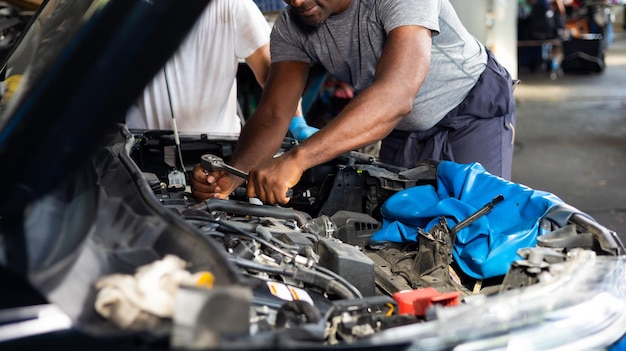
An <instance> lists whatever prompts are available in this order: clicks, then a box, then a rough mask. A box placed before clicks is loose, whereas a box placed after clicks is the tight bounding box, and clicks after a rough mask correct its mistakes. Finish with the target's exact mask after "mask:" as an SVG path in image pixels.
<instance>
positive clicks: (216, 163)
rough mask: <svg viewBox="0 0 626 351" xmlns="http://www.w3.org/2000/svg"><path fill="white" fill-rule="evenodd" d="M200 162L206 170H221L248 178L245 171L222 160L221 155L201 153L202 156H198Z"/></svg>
mask: <svg viewBox="0 0 626 351" xmlns="http://www.w3.org/2000/svg"><path fill="white" fill-rule="evenodd" d="M200 164H201V165H202V168H204V169H206V170H207V171H214V170H223V171H226V172H228V173H230V174H233V175H236V176H237V177H240V178H243V179H245V180H248V173H247V172H244V171H242V170H240V169H238V168H235V167H233V166H231V165H229V164H227V163H226V162H224V160H222V158H221V157H218V156H215V155H210V154H206V155H202V157H200Z"/></svg>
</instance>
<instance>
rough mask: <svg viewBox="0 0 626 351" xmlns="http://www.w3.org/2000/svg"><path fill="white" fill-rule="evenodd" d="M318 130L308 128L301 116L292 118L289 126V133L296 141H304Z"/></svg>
mask: <svg viewBox="0 0 626 351" xmlns="http://www.w3.org/2000/svg"><path fill="white" fill-rule="evenodd" d="M318 130H319V129H318V128H315V127H310V126H309V125H308V124H307V123H306V120H305V119H304V117H302V116H294V117H293V119H292V120H291V123H290V124H289V131H290V132H291V134H292V135H293V137H294V138H296V140H298V141H302V140H305V139H306V138H308V137H310V136H311V135H313V134H315V132H317V131H318Z"/></svg>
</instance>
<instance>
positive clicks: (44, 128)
mask: <svg viewBox="0 0 626 351" xmlns="http://www.w3.org/2000/svg"><path fill="white" fill-rule="evenodd" d="M207 2H208V1H207V0H204V1H194V0H186V1H174V0H143V1H138V0H137V1H133V0H110V1H85V0H48V1H46V2H45V3H44V4H43V6H42V7H41V9H40V10H39V11H38V13H37V15H36V16H35V18H34V20H33V21H32V22H31V24H30V26H29V27H28V29H27V31H26V35H25V36H24V39H23V40H22V41H21V42H20V44H19V45H18V46H17V47H16V49H15V50H14V51H13V52H12V54H11V55H10V56H9V58H8V60H7V62H6V64H5V66H4V69H3V72H4V85H5V88H11V86H12V84H15V86H14V87H13V88H11V89H9V91H10V94H5V95H4V97H3V101H2V114H1V115H0V126H1V129H0V162H1V163H0V164H1V165H2V168H0V181H2V184H3V185H4V186H5V191H4V192H3V197H2V198H1V200H0V268H1V269H0V279H2V280H3V281H2V291H3V293H4V292H6V293H7V294H8V296H9V297H7V298H4V299H2V303H3V304H4V305H10V302H11V301H12V300H11V298H15V296H17V295H20V294H21V293H22V290H20V287H19V286H18V284H17V283H18V282H21V283H23V284H25V285H26V286H27V287H29V288H31V289H33V290H34V291H35V292H36V293H37V294H39V298H33V299H32V300H31V301H27V303H21V304H15V305H13V306H11V308H3V309H0V347H2V349H11V348H13V349H33V348H39V347H41V346H42V345H45V346H46V347H49V348H54V349H60V348H64V347H67V345H71V346H72V347H74V348H75V347H76V346H77V345H79V346H81V347H82V348H92V347H93V348H104V349H111V348H115V349H137V348H140V349H143V350H150V349H160V350H163V349H231V350H232V349H248V350H249V349H259V350H260V349H267V350H277V349H285V350H302V349H307V350H313V349H320V350H321V349H371V350H377V349H380V348H385V349H396V350H453V349H455V350H493V349H507V348H516V347H517V348H522V349H532V350H557V349H568V350H573V349H579V350H589V349H611V348H613V349H620V347H623V346H624V335H625V334H626V289H625V286H624V281H626V279H624V277H625V276H626V259H625V257H624V246H623V245H622V244H621V242H620V241H619V239H618V238H617V236H616V234H615V233H614V232H611V231H610V230H608V229H606V228H605V227H603V226H602V225H601V224H599V223H596V222H595V221H594V220H593V219H592V218H591V217H589V216H587V215H585V214H584V213H580V212H579V211H577V210H576V209H574V208H571V207H569V206H567V205H565V204H558V206H553V207H551V208H550V210H549V211H546V212H540V214H539V215H535V217H536V218H531V219H532V220H533V222H534V224H536V225H535V226H532V229H533V230H534V232H533V235H534V236H532V237H530V238H529V239H528V238H527V239H528V241H527V242H526V241H525V242H524V244H523V245H522V247H517V246H516V247H514V248H513V249H512V250H514V251H511V248H510V247H509V248H508V250H506V252H505V256H506V257H507V259H510V260H509V261H507V266H506V267H505V269H504V270H500V269H499V270H496V271H495V272H496V273H494V274H491V275H489V276H480V275H477V274H476V271H471V272H470V271H466V270H464V265H463V264H461V263H462V262H459V261H460V260H462V259H469V260H472V259H476V257H477V256H476V255H474V254H469V255H467V254H465V255H462V254H460V251H458V247H459V245H460V244H466V246H472V245H474V246H476V245H475V244H471V243H470V244H467V243H466V242H463V240H466V239H464V238H467V237H471V235H467V232H468V231H469V232H471V231H472V230H474V229H473V228H475V227H474V226H473V224H479V222H481V221H482V220H484V219H485V218H486V217H487V216H488V215H489V213H491V215H493V214H495V215H497V216H496V217H501V218H504V220H505V221H506V220H507V218H509V217H507V216H506V214H504V215H502V214H501V212H502V211H501V210H500V209H501V208H506V209H507V211H514V209H513V210H508V208H509V207H497V206H502V205H498V204H496V203H493V204H491V205H493V206H496V209H495V210H494V211H491V210H492V209H493V208H491V207H489V206H487V207H482V208H481V206H482V204H481V203H480V202H479V205H478V206H476V207H477V208H473V207H472V210H473V209H477V212H474V213H472V211H468V212H465V215H466V216H467V218H465V217H464V216H461V218H455V219H457V220H458V219H461V220H460V221H458V223H457V225H458V224H460V223H462V224H463V228H459V227H456V225H455V226H453V225H451V224H450V225H449V223H450V222H449V221H450V220H451V218H450V216H447V215H439V216H438V217H436V218H435V219H434V220H431V221H430V223H434V224H435V225H434V226H432V227H431V226H428V225H424V226H422V225H421V224H420V226H419V228H418V226H417V225H416V224H413V225H411V223H410V221H411V220H412V218H411V216H406V215H405V213H406V212H410V211H405V210H407V209H410V208H409V207H412V206H413V205H410V206H408V205H402V204H404V202H402V201H400V202H399V203H400V207H401V208H399V209H397V210H394V207H393V205H392V204H393V203H394V201H397V198H398V197H400V198H401V199H402V198H408V199H410V200H413V201H414V200H417V201H419V202H420V204H423V203H424V202H425V201H422V198H421V197H419V196H415V195H414V196H413V197H411V194H413V190H415V189H418V188H419V189H421V188H422V187H431V188H432V189H434V190H435V191H436V192H438V193H439V194H441V193H442V191H443V190H442V189H443V188H444V186H443V185H444V184H443V183H442V180H441V179H442V177H441V175H442V173H443V171H442V169H443V168H442V163H433V162H424V163H423V164H419V165H417V166H416V167H415V168H412V169H404V168H398V167H394V166H391V165H387V164H383V163H380V162H379V161H378V160H377V159H376V158H374V157H371V156H369V155H364V154H360V153H356V152H350V153H347V154H345V155H342V156H341V157H338V158H337V159H335V160H332V161H331V162H328V163H326V164H322V165H319V166H317V167H314V168H312V169H310V170H308V171H307V172H305V174H304V175H303V177H302V179H301V181H300V182H299V183H298V184H297V185H296V186H295V187H294V189H293V190H294V196H293V197H292V199H291V201H290V203H289V204H287V206H286V207H279V206H268V205H263V204H252V203H251V202H250V201H249V199H247V198H245V192H243V191H242V189H238V191H236V192H235V193H233V194H232V196H231V198H230V199H228V200H217V199H210V200H207V201H198V200H196V199H194V198H193V197H192V196H191V194H190V193H189V191H188V190H189V189H187V188H185V187H184V186H182V187H181V186H180V185H181V184H177V183H171V182H169V177H168V176H169V174H170V173H171V172H172V171H173V170H174V169H176V165H177V164H180V163H183V164H184V165H185V170H186V171H189V170H190V168H191V166H192V165H193V164H194V163H196V162H197V161H198V160H200V157H201V156H202V155H205V154H211V155H217V156H218V157H221V158H223V159H224V160H226V161H228V159H229V157H230V156H232V153H233V150H234V147H235V142H236V140H232V139H231V140H229V139H222V138H213V137H211V136H210V135H197V136H186V137H185V138H183V139H181V148H180V150H176V145H175V141H174V137H173V136H172V133H171V132H170V131H150V130H147V131H146V130H132V131H131V130H128V129H127V128H126V127H125V126H124V125H123V124H118V123H116V122H119V121H122V120H123V118H124V114H125V112H126V109H127V108H128V106H129V105H130V104H131V103H132V102H133V101H134V99H135V97H136V96H138V95H139V93H140V92H141V91H142V89H143V87H144V86H145V84H146V83H147V82H148V81H149V80H150V79H151V77H152V76H153V75H154V73H155V72H157V71H158V69H159V68H160V67H161V66H162V65H163V64H164V62H165V61H166V60H167V58H168V57H169V55H170V54H171V53H172V52H173V51H174V50H175V48H176V47H177V45H178V43H180V41H181V40H182V38H183V37H184V35H185V33H186V31H187V30H188V29H189V28H190V27H191V26H192V25H193V23H194V20H195V19H196V18H197V17H198V16H199V14H200V12H201V11H202V8H203V7H204V6H205V5H206V4H207ZM295 146H297V141H295V140H292V139H289V138H286V139H285V142H284V143H283V145H282V149H283V150H287V149H289V148H293V147H295ZM177 151H180V154H179V153H178V152H177ZM179 155H182V156H183V158H184V160H185V161H187V162H189V163H188V164H186V163H184V162H178V161H182V160H177V157H180V156H179ZM445 166H446V167H447V166H450V164H445ZM490 179H491V181H496V182H501V180H499V179H495V177H493V176H491V178H490ZM466 183H470V182H466ZM478 183H480V182H478ZM485 184H487V183H485ZM479 185H480V184H479ZM511 186H514V185H513V184H511ZM490 188H492V187H490ZM464 189H467V187H465V188H464ZM523 190H524V191H527V190H529V189H523ZM460 193H462V191H461V192H460ZM420 196H422V195H420ZM453 197H456V198H458V199H461V198H462V196H461V195H458V196H456V194H455V196H450V198H453ZM431 198H432V197H431ZM507 200H508V195H507V199H504V201H507ZM481 201H482V200H481ZM396 203H397V202H396ZM520 204H521V202H520V203H516V204H514V205H516V206H517V207H522V208H523V207H524V206H521V205H520ZM487 205H490V204H487ZM516 206H513V207H516ZM402 207H404V208H402ZM416 207H417V206H416ZM466 211H467V209H466ZM520 211H523V209H522V210H520ZM397 217H402V218H397ZM510 218H512V217H510ZM392 219H393V220H402V221H403V223H402V225H396V224H391V223H390V222H388V221H391V220H392ZM494 220H498V218H495V219H494ZM505 224H506V225H505V226H504V227H505V228H508V227H507V225H508V224H510V223H505ZM393 226H396V227H397V228H398V231H397V232H394V233H391V232H390V228H391V227H393ZM383 227H384V228H383ZM455 228H456V229H458V231H457V230H456V229H455ZM384 230H386V232H384ZM407 233H410V234H411V235H412V238H417V240H414V241H411V240H409V241H405V240H395V241H391V240H381V237H384V238H388V237H395V236H399V237H407V235H404V234H407ZM396 234H398V235H396ZM457 234H458V235H457ZM494 234H495V235H496V237H495V238H496V241H497V240H500V241H502V242H506V240H503V238H504V239H506V238H507V235H510V234H511V233H510V232H509V231H508V229H507V230H498V231H497V233H494ZM373 237H374V238H376V240H375V242H374V241H373V240H372V238H373ZM511 238H512V236H511ZM525 240H526V239H525ZM489 241H493V240H491V239H490V240H489ZM512 241H514V240H512ZM474 243H475V242H474ZM374 244H375V245H374ZM466 248H467V247H466ZM500 250H501V251H502V250H504V249H500ZM494 251H495V252H490V253H489V255H488V256H490V255H494V256H495V255H498V254H499V252H498V250H494ZM464 252H467V251H464ZM6 272H10V273H11V274H5V273H6ZM11 292H13V293H14V294H13V295H11V294H10V293H11ZM4 305H3V306H4ZM581 316H584V318H581Z"/></svg>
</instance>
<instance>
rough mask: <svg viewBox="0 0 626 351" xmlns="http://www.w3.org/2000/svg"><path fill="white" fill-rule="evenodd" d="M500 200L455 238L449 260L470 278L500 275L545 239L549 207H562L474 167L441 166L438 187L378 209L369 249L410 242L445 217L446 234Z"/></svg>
mask: <svg viewBox="0 0 626 351" xmlns="http://www.w3.org/2000/svg"><path fill="white" fill-rule="evenodd" d="M498 195H503V196H504V200H503V201H502V202H500V203H499V204H497V205H496V206H495V207H494V208H493V210H492V211H491V212H489V213H488V214H486V215H484V216H481V217H480V218H478V220H476V221H475V222H473V223H472V224H471V225H469V226H468V227H466V228H465V229H462V230H460V231H459V232H458V233H457V237H456V241H455V243H454V248H453V256H454V259H455V261H456V262H457V263H458V264H459V266H460V267H461V269H462V270H463V271H464V272H465V273H466V274H467V275H469V276H471V277H473V278H476V279H484V278H490V277H495V276H499V275H503V274H505V273H506V272H507V271H508V269H509V267H510V265H511V263H512V262H513V261H515V260H517V259H520V257H519V256H518V255H517V250H518V249H520V248H525V247H533V246H535V245H536V243H537V236H539V235H542V234H545V233H543V232H542V229H541V227H540V225H539V224H540V221H541V219H542V218H543V217H544V215H545V214H546V213H547V212H548V210H550V209H551V208H552V207H554V206H556V205H561V204H563V201H562V200H561V199H559V198H558V197H557V196H555V195H553V194H551V193H548V192H544V191H537V190H533V189H531V188H529V187H527V186H525V185H521V184H517V183H513V182H510V181H507V180H505V179H503V178H500V177H497V176H494V175H492V174H490V173H488V172H487V171H486V170H485V169H484V167H483V166H482V165H480V164H479V163H472V164H459V163H455V162H450V161H442V162H441V163H440V164H439V166H438V168H437V187H436V188H435V187H433V186H431V185H421V186H415V187H412V188H408V189H405V190H403V191H400V192H398V193H396V194H394V195H393V196H391V197H390V198H389V199H387V200H386V201H385V203H384V204H383V206H382V215H383V223H382V228H381V229H380V230H378V231H376V232H375V233H374V235H373V236H372V238H371V240H370V245H373V246H376V245H381V244H384V243H387V242H396V243H404V242H415V241H417V240H418V239H417V229H418V228H422V229H423V230H424V231H428V230H429V229H430V228H432V227H433V226H434V225H436V224H437V223H439V219H440V218H441V217H445V218H446V220H447V222H448V228H450V229H452V227H454V225H455V224H456V223H458V222H460V221H462V220H464V219H466V218H467V217H469V216H470V215H472V214H473V213H475V212H476V211H478V210H479V209H480V208H482V207H483V206H485V205H486V204H487V203H489V202H491V201H492V200H493V199H494V198H495V197H496V196H498Z"/></svg>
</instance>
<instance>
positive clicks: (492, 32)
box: [450, 0, 517, 78]
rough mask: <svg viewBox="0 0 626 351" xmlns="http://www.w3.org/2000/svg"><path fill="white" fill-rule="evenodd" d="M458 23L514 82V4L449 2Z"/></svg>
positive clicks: (483, 0) (511, 1)
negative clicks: (460, 22) (499, 64)
mask: <svg viewBox="0 0 626 351" xmlns="http://www.w3.org/2000/svg"><path fill="white" fill-rule="evenodd" d="M450 2H451V3H452V6H454V8H455V9H456V11H457V13H458V14H459V17H460V18H461V21H462V22H463V24H465V26H466V27H467V29H468V30H469V31H470V33H472V34H473V35H474V36H475V37H476V38H478V40H480V41H481V42H482V43H483V44H485V45H486V46H487V47H489V48H490V49H491V50H492V51H493V52H494V53H495V54H496V56H497V58H498V60H499V61H500V63H502V64H503V65H504V67H506V68H507V69H508V70H509V72H510V73H511V75H512V76H513V77H514V78H517V1H514V0H471V1H468V0H450Z"/></svg>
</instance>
